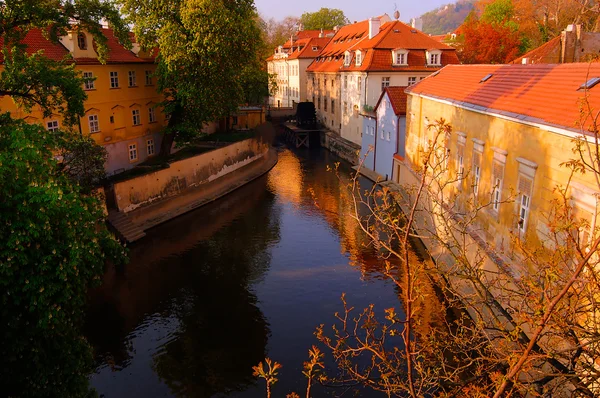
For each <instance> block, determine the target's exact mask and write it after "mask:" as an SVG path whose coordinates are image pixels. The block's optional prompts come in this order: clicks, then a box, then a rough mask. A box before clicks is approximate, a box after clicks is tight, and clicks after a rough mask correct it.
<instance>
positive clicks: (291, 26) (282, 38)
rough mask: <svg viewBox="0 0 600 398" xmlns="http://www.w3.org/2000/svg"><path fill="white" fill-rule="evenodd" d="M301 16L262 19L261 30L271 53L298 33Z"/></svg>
mask: <svg viewBox="0 0 600 398" xmlns="http://www.w3.org/2000/svg"><path fill="white" fill-rule="evenodd" d="M299 22H300V18H297V17H291V16H288V17H285V18H284V19H283V20H282V21H276V20H275V19H274V18H271V19H269V20H264V19H260V26H261V30H262V31H263V35H264V42H265V44H266V46H267V48H268V50H269V51H268V52H269V54H268V55H267V57H268V56H269V55H271V54H272V52H273V49H275V48H276V47H277V46H280V45H282V44H284V43H285V42H286V41H288V40H289V39H290V37H291V36H292V35H293V34H294V33H296V30H297V28H298V23H299Z"/></svg>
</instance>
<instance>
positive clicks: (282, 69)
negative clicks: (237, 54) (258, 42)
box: [267, 30, 334, 108]
mask: <svg viewBox="0 0 600 398" xmlns="http://www.w3.org/2000/svg"><path fill="white" fill-rule="evenodd" d="M333 34H334V31H322V30H301V31H298V32H296V34H295V35H293V36H292V37H291V38H290V40H288V41H287V42H286V43H285V44H283V45H282V46H279V47H277V48H276V49H275V53H274V54H273V55H271V56H270V57H269V58H268V59H267V70H268V72H269V73H270V74H273V75H275V76H276V81H277V90H276V91H275V92H274V93H272V94H271V95H270V96H269V105H270V106H273V107H277V108H281V107H283V108H291V107H293V106H294V104H295V103H298V102H303V101H306V100H307V93H306V68H307V67H308V66H309V65H310V64H311V62H312V61H313V60H314V59H315V58H316V57H317V55H318V54H319V53H320V52H321V50H323V48H324V47H325V46H326V45H327V43H328V42H329V40H331V37H333Z"/></svg>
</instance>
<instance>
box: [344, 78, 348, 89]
mask: <svg viewBox="0 0 600 398" xmlns="http://www.w3.org/2000/svg"><path fill="white" fill-rule="evenodd" d="M344 88H348V76H344Z"/></svg>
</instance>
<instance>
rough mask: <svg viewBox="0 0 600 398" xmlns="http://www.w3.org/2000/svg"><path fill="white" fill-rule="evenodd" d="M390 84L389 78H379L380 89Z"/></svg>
mask: <svg viewBox="0 0 600 398" xmlns="http://www.w3.org/2000/svg"><path fill="white" fill-rule="evenodd" d="M389 86H390V78H389V77H382V78H381V91H383V90H385V88H386V87H389Z"/></svg>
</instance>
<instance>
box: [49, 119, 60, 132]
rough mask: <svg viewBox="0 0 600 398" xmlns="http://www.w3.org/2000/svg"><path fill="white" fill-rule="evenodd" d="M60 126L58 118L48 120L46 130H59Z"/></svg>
mask: <svg viewBox="0 0 600 398" xmlns="http://www.w3.org/2000/svg"><path fill="white" fill-rule="evenodd" d="M59 129H60V126H59V125H58V120H48V121H47V122H46V130H48V131H58V130H59Z"/></svg>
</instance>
